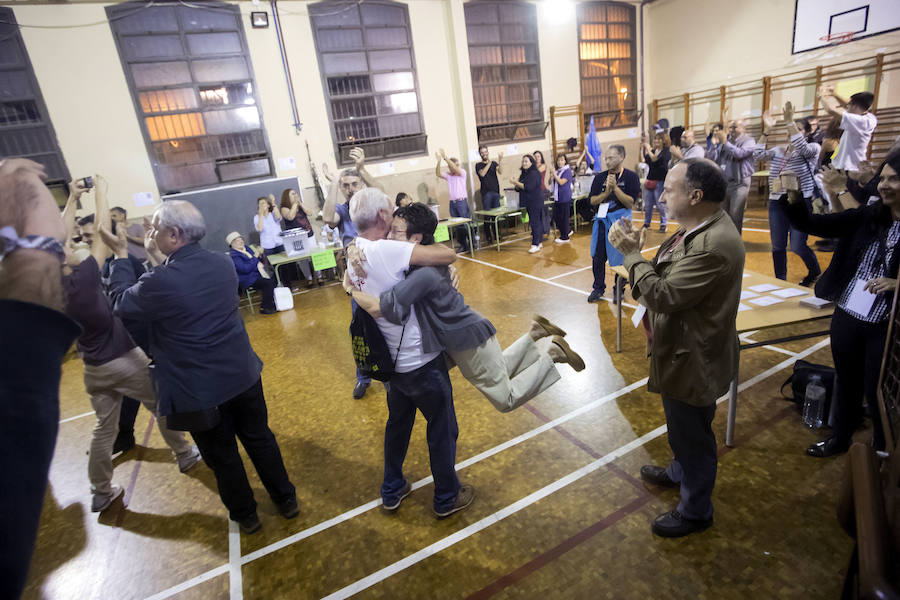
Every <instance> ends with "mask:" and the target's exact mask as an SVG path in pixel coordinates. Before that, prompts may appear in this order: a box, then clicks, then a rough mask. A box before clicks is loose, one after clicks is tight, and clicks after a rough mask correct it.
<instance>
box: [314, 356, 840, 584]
mask: <svg viewBox="0 0 900 600" xmlns="http://www.w3.org/2000/svg"><path fill="white" fill-rule="evenodd" d="M830 342H831V340H830V339H826V340H822V341H820V342H818V343H816V344H814V345H813V346H811V347H810V348H807V349H806V350H804V351H803V352H801V353H800V355H802V357H805V356H808V355H810V354H812V353H813V352H816V351H817V350H819V349H821V348H824V347H825V346H826V345H828V344H829V343H830ZM794 361H795V359H793V358H791V359H785V360H783V361H782V362H780V363H778V364H777V365H775V366H773V367H770V368H769V369H766V370H765V371H763V372H762V373H760V374H758V375H756V376H754V377H752V378H750V379H748V380H747V381H745V382H744V383H742V384H740V385H739V386H738V391H739V392H741V391H744V390H746V389H747V388H749V387H751V386H753V385H756V384H757V383H759V382H760V381H762V380H764V379H767V378H768V377H771V376H772V375H774V374H775V373H778V372H779V371H782V370H784V369H785V368H787V367H789V366H791V365H792V364H793V363H794ZM727 399H728V393H726V394H723V395H722V396H721V397H719V398H718V399H717V400H716V404H717V405H718V404H721V403H722V402H725V401H726V400H727ZM666 431H667V427H666V425H660V426H659V427H657V428H656V429H654V430H653V431H650V432H648V433H645V434H644V435H642V436H641V437H639V438H636V439H634V440H632V441H631V442H628V443H627V444H624V445H622V446H619V447H618V448H616V449H615V450H613V451H612V452H610V453H608V454H606V455H605V456H603V457H601V458H599V459H597V460H595V461H593V462H591V463H588V464H587V465H585V466H583V467H581V468H579V469H576V470H575V471H572V472H571V473H569V474H568V475H565V476H564V477H561V478H559V479H557V480H556V481H554V482H552V483H550V484H548V485H546V486H544V487H542V488H541V489H539V490H537V491H535V492H532V493H531V494H529V495H528V496H525V497H524V498H522V499H521V500H518V501H516V502H513V503H512V504H510V505H508V506H505V507H504V508H501V509H500V510H498V511H496V512H494V513H493V514H490V515H488V516H486V517H484V518H482V519H481V520H479V521H476V522H475V523H472V524H471V525H469V526H467V527H464V528H463V529H460V530H459V531H456V532H454V533H452V534H450V535H449V536H447V537H445V538H443V539H440V540H438V541H437V542H435V543H433V544H431V545H429V546H426V547H425V548H422V549H421V550H419V551H418V552H414V553H413V554H410V555H409V556H406V557H404V558H402V559H400V560H398V561H396V562H394V563H392V564H390V565H388V566H386V567H384V568H383V569H380V570H378V571H375V572H374V573H372V574H371V575H368V576H366V577H363V578H362V579H359V580H357V581H355V582H353V583H351V584H350V585H348V586H345V587H343V588H341V589H339V590H337V591H336V592H333V593H331V594H329V595H328V596H325V597H324V600H343V599H344V598H349V597H350V596H353V595H354V594H356V593H358V592H361V591H363V590H365V589H367V588H370V587H372V586H373V585H375V584H376V583H379V582H381V581H384V580H385V579H387V578H389V577H391V576H393V575H396V574H397V573H400V572H401V571H404V570H406V569H408V568H409V567H411V566H413V565H415V564H416V563H419V562H421V561H423V560H425V559H426V558H428V557H429V556H432V555H434V554H437V553H438V552H441V551H443V550H446V549H447V548H449V547H451V546H453V545H455V544H457V543H458V542H461V541H463V540H465V539H466V538H468V537H471V536H473V535H475V534H476V533H478V532H479V531H482V530H484V529H486V528H488V527H490V526H491V525H493V524H495V523H499V522H500V521H501V520H503V519H505V518H506V517H509V516H511V515H513V514H515V513H517V512H519V511H520V510H522V509H524V508H526V507H528V506H531V505H532V504H534V503H535V502H537V501H538V500H541V499H543V498H545V497H547V496H549V495H550V494H552V493H554V492H557V491H559V490H561V489H562V488H564V487H566V486H568V485H570V484H572V483H574V482H576V481H578V480H579V479H582V478H583V477H585V476H586V475H589V474H590V473H593V472H594V471H596V470H597V469H599V468H600V467H602V466H604V465H606V464H607V463H609V462H612V461H613V460H615V459H616V458H619V457H621V456H624V455H625V454H628V453H629V452H631V451H632V450H634V449H635V448H639V447H641V446H643V445H644V444H646V443H647V442H650V441H651V440H653V439H656V438H657V437H659V436H661V435H662V434H663V433H665V432H666Z"/></svg>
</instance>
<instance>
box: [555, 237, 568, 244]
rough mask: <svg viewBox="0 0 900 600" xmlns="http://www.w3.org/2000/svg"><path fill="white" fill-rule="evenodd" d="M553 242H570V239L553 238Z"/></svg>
mask: <svg viewBox="0 0 900 600" xmlns="http://www.w3.org/2000/svg"><path fill="white" fill-rule="evenodd" d="M553 242H554V243H556V244H568V243H569V240H564V239H562V238H556V239H555V240H553Z"/></svg>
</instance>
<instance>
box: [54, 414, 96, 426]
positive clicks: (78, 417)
mask: <svg viewBox="0 0 900 600" xmlns="http://www.w3.org/2000/svg"><path fill="white" fill-rule="evenodd" d="M93 414H95V413H94V411H91V412H86V413H81V414H80V415H75V416H74V417H69V418H68V419H63V420H62V421H60V422H59V424H60V425H62V424H63V423H68V422H69V421H74V420H75V419H81V418H82V417H89V416H91V415H93Z"/></svg>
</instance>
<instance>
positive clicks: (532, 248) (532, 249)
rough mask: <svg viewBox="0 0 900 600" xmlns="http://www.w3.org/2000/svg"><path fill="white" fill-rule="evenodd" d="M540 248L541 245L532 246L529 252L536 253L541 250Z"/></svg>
mask: <svg viewBox="0 0 900 600" xmlns="http://www.w3.org/2000/svg"><path fill="white" fill-rule="evenodd" d="M540 249H541V247H540V246H532V247H531V248H529V249H528V254H534V253H535V252H538V251H540Z"/></svg>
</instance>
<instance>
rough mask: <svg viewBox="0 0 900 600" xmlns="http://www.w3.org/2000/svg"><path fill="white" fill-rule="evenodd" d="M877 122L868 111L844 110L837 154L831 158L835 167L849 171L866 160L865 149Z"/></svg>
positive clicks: (856, 168) (857, 167)
mask: <svg viewBox="0 0 900 600" xmlns="http://www.w3.org/2000/svg"><path fill="white" fill-rule="evenodd" d="M877 123H878V119H876V118H875V115H873V114H872V113H868V112H867V113H863V114H861V115H857V114H853V113H849V112H845V113H844V114H843V116H841V129H843V130H844V134H843V135H841V141H840V144H839V145H838V149H837V154H836V155H835V157H834V158H833V159H831V164H832V166H834V168H835V169H847V170H849V171H856V170H858V169H859V163H860V162H861V161H864V160H866V149H867V148H868V146H869V140H871V139H872V132H873V131H875V125H876V124H877Z"/></svg>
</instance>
